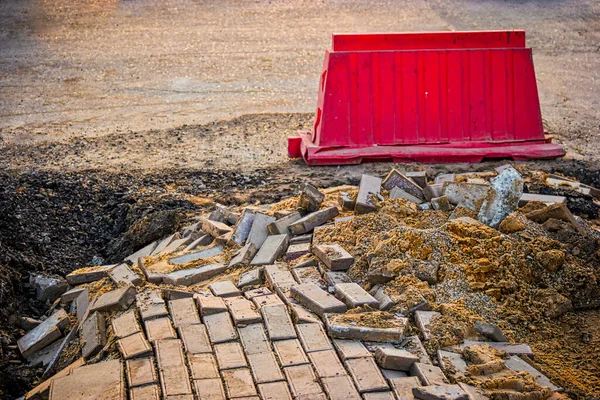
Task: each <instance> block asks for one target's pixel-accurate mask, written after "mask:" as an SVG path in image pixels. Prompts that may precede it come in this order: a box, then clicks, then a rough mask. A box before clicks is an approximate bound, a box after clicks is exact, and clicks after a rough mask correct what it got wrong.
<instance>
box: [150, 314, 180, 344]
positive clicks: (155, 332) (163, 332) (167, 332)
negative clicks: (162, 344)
mask: <svg viewBox="0 0 600 400" xmlns="http://www.w3.org/2000/svg"><path fill="white" fill-rule="evenodd" d="M144 325H145V327H146V334H147V335H148V341H150V342H154V341H155V340H160V339H177V334H176V333H175V330H174V329H173V326H172V325H171V319H170V318H167V317H165V318H156V319H151V320H148V321H144Z"/></svg>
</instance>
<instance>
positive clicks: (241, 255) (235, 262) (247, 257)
mask: <svg viewBox="0 0 600 400" xmlns="http://www.w3.org/2000/svg"><path fill="white" fill-rule="evenodd" d="M257 252H258V248H257V247H256V245H255V244H254V243H247V244H246V245H244V247H242V248H241V249H239V250H238V251H237V252H236V253H235V255H234V256H233V257H232V258H231V260H229V267H230V268H234V267H243V266H246V265H250V262H251V261H252V259H253V258H254V256H255V255H256V253H257Z"/></svg>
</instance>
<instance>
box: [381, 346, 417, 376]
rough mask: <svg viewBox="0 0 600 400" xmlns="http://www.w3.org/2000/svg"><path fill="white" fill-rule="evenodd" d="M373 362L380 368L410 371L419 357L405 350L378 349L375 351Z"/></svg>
mask: <svg viewBox="0 0 600 400" xmlns="http://www.w3.org/2000/svg"><path fill="white" fill-rule="evenodd" d="M375 360H377V364H379V366H380V367H381V368H386V369H393V370H398V371H410V367H411V366H412V365H413V364H414V363H416V362H418V361H419V357H417V356H415V355H414V354H412V353H410V352H409V351H406V350H401V349H396V348H390V347H378V348H377V350H375Z"/></svg>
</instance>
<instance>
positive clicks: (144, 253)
mask: <svg viewBox="0 0 600 400" xmlns="http://www.w3.org/2000/svg"><path fill="white" fill-rule="evenodd" d="M157 244H158V243H157V242H152V243H150V244H149V245H147V246H145V247H142V248H141V249H139V250H138V251H136V252H135V253H133V254H131V255H130V256H128V257H127V258H125V261H126V262H128V263H129V264H130V265H136V264H137V263H138V261H139V259H140V258H142V257H148V256H149V255H150V254H152V252H153V251H154V249H155V248H156V245H157Z"/></svg>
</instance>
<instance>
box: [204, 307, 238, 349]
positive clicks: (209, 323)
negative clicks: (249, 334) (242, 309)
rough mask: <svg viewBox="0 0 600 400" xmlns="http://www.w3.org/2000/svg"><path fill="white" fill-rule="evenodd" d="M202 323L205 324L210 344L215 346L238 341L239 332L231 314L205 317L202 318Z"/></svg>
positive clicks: (224, 313)
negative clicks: (234, 325)
mask: <svg viewBox="0 0 600 400" xmlns="http://www.w3.org/2000/svg"><path fill="white" fill-rule="evenodd" d="M202 322H204V326H205V327H206V331H207V332H208V337H209V339H210V342H211V343H213V344H216V343H223V342H228V341H230V340H235V339H237V332H236V330H235V328H234V327H233V323H232V321H231V317H230V316H229V313H226V312H223V313H218V314H211V315H205V316H204V317H202Z"/></svg>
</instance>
